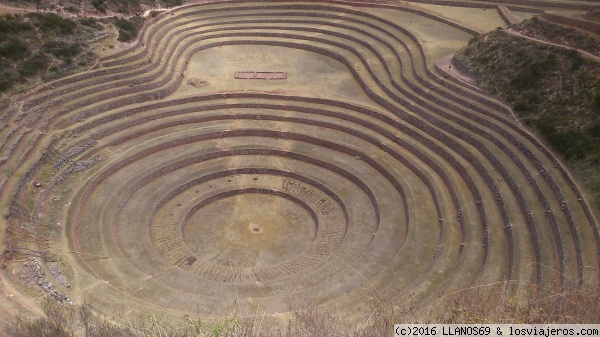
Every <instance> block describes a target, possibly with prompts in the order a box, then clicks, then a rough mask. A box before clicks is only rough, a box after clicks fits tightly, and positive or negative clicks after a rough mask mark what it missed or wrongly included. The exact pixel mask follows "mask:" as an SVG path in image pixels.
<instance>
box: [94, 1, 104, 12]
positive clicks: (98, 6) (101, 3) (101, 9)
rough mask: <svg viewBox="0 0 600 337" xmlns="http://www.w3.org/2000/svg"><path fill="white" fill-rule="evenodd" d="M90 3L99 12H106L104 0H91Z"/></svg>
mask: <svg viewBox="0 0 600 337" xmlns="http://www.w3.org/2000/svg"><path fill="white" fill-rule="evenodd" d="M92 5H93V6H94V8H96V10H98V11H99V12H102V13H106V4H105V3H104V0H92Z"/></svg>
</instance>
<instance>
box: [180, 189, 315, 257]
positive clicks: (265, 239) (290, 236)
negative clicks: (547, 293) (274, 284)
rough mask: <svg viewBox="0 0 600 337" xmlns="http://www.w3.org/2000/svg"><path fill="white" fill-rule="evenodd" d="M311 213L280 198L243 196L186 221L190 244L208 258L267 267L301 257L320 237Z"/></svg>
mask: <svg viewBox="0 0 600 337" xmlns="http://www.w3.org/2000/svg"><path fill="white" fill-rule="evenodd" d="M316 228H317V226H316V224H315V222H314V220H313V218H312V217H311V214H310V213H309V212H308V211H307V210H305V209H304V208H303V207H302V206H301V205H298V204H296V203H294V202H292V201H290V200H287V199H285V198H281V197H278V196H275V195H263V194H256V193H251V194H242V195H236V196H232V197H229V198H225V199H220V200H217V201H215V202H213V203H211V204H209V205H207V206H205V207H203V208H201V209H200V210H198V211H197V212H195V213H194V214H193V215H192V217H191V218H190V219H189V220H188V222H187V223H186V225H185V227H184V230H183V237H184V241H185V243H186V245H187V246H188V247H189V248H190V249H191V250H192V251H193V252H194V253H195V254H197V256H200V257H201V258H202V259H203V260H206V261H210V262H213V263H218V264H221V265H225V266H229V263H230V262H231V264H232V266H234V267H265V266H269V265H272V264H277V263H280V262H282V261H286V260H290V259H292V258H294V257H295V256H297V255H298V254H300V253H302V251H304V250H305V249H306V247H307V245H308V244H310V242H311V241H312V239H313V238H314V237H315V235H316Z"/></svg>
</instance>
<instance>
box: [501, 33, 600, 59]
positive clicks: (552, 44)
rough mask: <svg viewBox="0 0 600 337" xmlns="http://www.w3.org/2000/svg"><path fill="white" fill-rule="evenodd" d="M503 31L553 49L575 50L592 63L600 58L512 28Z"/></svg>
mask: <svg viewBox="0 0 600 337" xmlns="http://www.w3.org/2000/svg"><path fill="white" fill-rule="evenodd" d="M504 31H505V32H507V33H508V34H511V35H514V36H519V37H522V38H525V39H528V40H531V41H535V42H539V43H544V44H547V45H551V46H555V47H560V48H564V49H575V50H577V51H578V52H580V53H581V54H583V55H585V56H587V57H589V58H591V59H593V60H594V61H597V62H600V57H599V56H596V55H594V54H592V53H590V52H587V51H585V50H581V49H577V48H573V47H569V46H567V45H564V44H559V43H554V42H550V41H547V40H542V39H537V38H535V37H531V36H527V35H524V34H521V33H519V32H517V31H515V30H513V29H512V28H508V29H505V30H504Z"/></svg>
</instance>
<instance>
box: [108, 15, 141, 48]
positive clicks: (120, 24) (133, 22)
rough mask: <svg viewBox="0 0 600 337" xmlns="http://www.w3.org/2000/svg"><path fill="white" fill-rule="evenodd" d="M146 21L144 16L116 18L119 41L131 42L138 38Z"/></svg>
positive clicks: (115, 23)
mask: <svg viewBox="0 0 600 337" xmlns="http://www.w3.org/2000/svg"><path fill="white" fill-rule="evenodd" d="M143 22H144V19H143V18H140V17H133V18H131V19H129V20H127V19H116V20H115V21H114V25H115V26H116V27H117V29H119V37H118V40H119V41H123V42H130V41H133V40H135V39H136V38H137V36H138V34H139V30H140V26H141V25H142V23H143Z"/></svg>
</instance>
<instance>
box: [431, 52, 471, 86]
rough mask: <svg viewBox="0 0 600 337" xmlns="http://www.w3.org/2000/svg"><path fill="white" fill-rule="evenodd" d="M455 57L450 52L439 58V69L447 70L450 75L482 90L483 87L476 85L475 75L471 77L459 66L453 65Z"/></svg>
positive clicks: (437, 64) (437, 63)
mask: <svg viewBox="0 0 600 337" xmlns="http://www.w3.org/2000/svg"><path fill="white" fill-rule="evenodd" d="M453 57H454V54H450V55H448V56H445V57H442V58H441V59H439V60H437V62H436V63H435V65H436V66H437V67H438V68H439V69H441V70H443V71H445V72H446V73H447V74H448V75H450V76H452V77H454V78H455V79H457V80H459V81H461V82H462V83H464V84H466V85H468V86H470V87H471V88H473V89H475V90H477V91H479V90H481V89H479V87H477V86H476V85H475V79H474V78H473V77H470V76H469V75H467V74H466V73H464V72H462V71H460V70H459V69H458V68H456V67H453V66H452V58H453Z"/></svg>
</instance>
